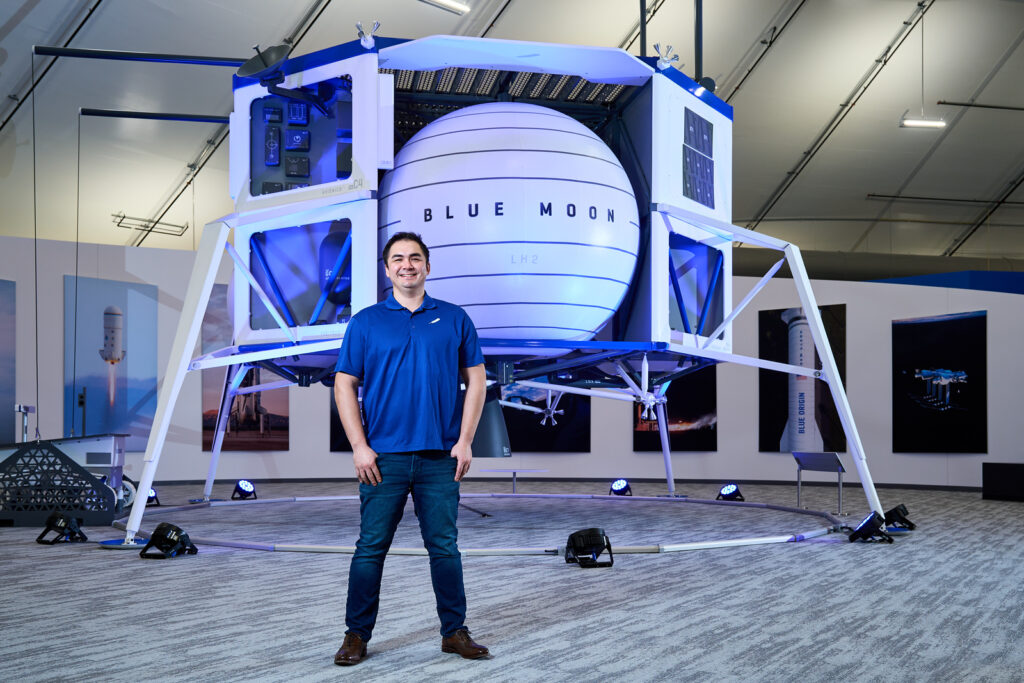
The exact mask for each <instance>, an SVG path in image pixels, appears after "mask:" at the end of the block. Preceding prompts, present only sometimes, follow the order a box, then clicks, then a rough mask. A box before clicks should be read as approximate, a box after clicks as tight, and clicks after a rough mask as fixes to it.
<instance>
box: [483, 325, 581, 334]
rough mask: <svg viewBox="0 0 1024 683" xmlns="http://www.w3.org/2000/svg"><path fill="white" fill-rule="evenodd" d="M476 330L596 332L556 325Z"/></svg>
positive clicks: (496, 326) (495, 326)
mask: <svg viewBox="0 0 1024 683" xmlns="http://www.w3.org/2000/svg"><path fill="white" fill-rule="evenodd" d="M476 329H478V330H565V331H566V332H585V333H587V334H594V333H595V332H597V330H585V329H583V328H580V327H558V326H556V325H491V326H490V327H478V328H476Z"/></svg>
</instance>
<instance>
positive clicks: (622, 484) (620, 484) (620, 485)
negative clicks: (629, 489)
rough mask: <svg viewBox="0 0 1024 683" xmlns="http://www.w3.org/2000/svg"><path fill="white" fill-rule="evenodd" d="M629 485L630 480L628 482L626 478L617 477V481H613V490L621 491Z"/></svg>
mask: <svg viewBox="0 0 1024 683" xmlns="http://www.w3.org/2000/svg"><path fill="white" fill-rule="evenodd" d="M628 485H629V482H627V481H626V480H625V479H616V480H615V481H613V482H612V490H613V491H621V490H622V489H624V488H626V486H628Z"/></svg>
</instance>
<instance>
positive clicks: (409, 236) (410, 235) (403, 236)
mask: <svg viewBox="0 0 1024 683" xmlns="http://www.w3.org/2000/svg"><path fill="white" fill-rule="evenodd" d="M402 240H409V241H410V242H415V243H416V244H418V245H420V249H422V250H423V258H424V259H426V261H427V263H430V250H429V249H427V245H426V244H424V243H423V238H422V237H420V236H419V235H417V234H416V233H414V232H396V233H395V234H394V235H392V236H391V239H389V240H388V243H387V244H385V245H384V263H387V261H388V254H390V253H391V245H392V244H394V243H395V242H401V241H402Z"/></svg>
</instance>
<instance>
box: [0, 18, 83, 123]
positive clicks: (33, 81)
mask: <svg viewBox="0 0 1024 683" xmlns="http://www.w3.org/2000/svg"><path fill="white" fill-rule="evenodd" d="M102 2H103V0H96V2H94V3H93V5H92V7H90V8H89V11H88V12H86V14H85V16H84V17H82V19H81V20H80V21H79V22H78V25H77V26H75V28H74V30H73V31H72V32H71V35H70V36H68V37H67V39H66V40H65V41H64V45H63V47H67V46H68V45H70V44H71V41H72V40H74V39H75V36H77V35H78V33H79V31H81V30H82V29H83V28H85V25H86V23H88V21H89V19H90V18H92V15H93V13H95V12H96V9H97V8H98V7H99V6H100V4H101V3H102ZM56 63H57V60H56V59H53V60H50V63H49V64H47V65H46V68H45V69H43V72H42V73H41V74H39V78H35V57H32V65H31V67H30V69H29V73H28V74H27V75H26V76H25V78H24V79H23V80H24V82H25V83H27V84H28V85H27V89H26V90H25V92H23V93H21V94H15V93H10V94H8V95H7V98H8V99H10V100H13V101H14V102H15V104H14V108H13V109H12V110H11V111H10V112H9V113H8V114H7V116H5V117H4V120H3V122H0V133H2V132H3V130H4V127H6V126H7V124H8V122H10V120H11V119H13V118H14V115H15V114H17V113H18V110H19V109H21V105H23V104H24V103H25V101H26V100H27V99H29V97H30V96H31V95H32V93H33V92H35V89H36V86H37V85H39V83H40V82H42V80H43V79H44V78H46V74H48V73H50V69H52V68H53V65H54V64H56Z"/></svg>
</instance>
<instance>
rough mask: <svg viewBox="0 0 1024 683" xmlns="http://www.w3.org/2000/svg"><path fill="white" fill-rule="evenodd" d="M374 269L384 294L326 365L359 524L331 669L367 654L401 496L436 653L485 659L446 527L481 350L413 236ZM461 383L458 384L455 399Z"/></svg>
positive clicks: (475, 418)
mask: <svg viewBox="0 0 1024 683" xmlns="http://www.w3.org/2000/svg"><path fill="white" fill-rule="evenodd" d="M384 272H385V274H386V275H387V276H388V279H390V280H391V283H392V285H393V288H392V292H391V294H390V295H389V296H388V298H387V299H386V300H385V301H382V302H381V303H378V304H376V305H374V306H370V307H369V308H366V309H364V310H362V311H360V312H359V313H357V314H356V315H355V316H354V317H353V318H352V320H351V322H350V323H349V326H348V330H347V331H346V333H345V339H344V342H343V343H342V346H341V351H340V352H339V354H338V363H337V365H336V366H335V370H336V374H335V380H334V397H335V401H336V403H337V405H338V413H339V415H340V417H341V423H342V425H343V426H344V428H345V434H346V435H347V436H348V439H349V441H350V442H351V443H352V460H353V462H354V464H355V469H356V476H357V477H358V478H359V500H360V506H359V514H360V526H359V541H358V542H357V543H356V551H355V554H354V555H353V556H352V564H351V568H350V570H349V579H348V602H347V604H346V609H345V626H346V631H345V641H344V643H343V644H342V646H341V649H339V650H338V652H337V654H336V655H335V656H334V663H335V664H338V665H341V666H349V665H352V664H358V663H359V662H360V661H362V660H363V658H364V657H365V656H366V643H367V642H368V641H369V640H370V636H371V634H372V632H373V626H374V624H375V623H376V621H377V608H378V605H379V602H380V581H381V573H382V571H383V568H384V557H385V556H386V555H387V552H388V548H389V547H390V546H391V540H392V538H394V535H395V528H396V527H397V526H398V522H399V521H400V520H401V519H402V512H403V510H404V508H405V502H406V499H407V497H408V494H409V493H410V492H411V493H412V496H413V503H414V506H415V510H416V516H417V518H418V519H419V524H420V533H421V535H422V536H423V544H424V546H425V547H426V548H427V551H428V552H429V554H430V579H431V582H432V583H433V586H434V597H435V599H436V601H437V614H438V617H440V619H441V636H442V638H441V650H442V651H443V652H454V653H457V654H460V655H462V656H463V657H465V658H466V659H479V658H481V657H486V656H488V654H489V653H488V650H487V648H486V647H483V646H482V645H478V644H477V643H474V642H473V640H472V639H471V638H470V637H469V630H468V629H467V628H466V626H465V617H466V593H465V589H464V587H463V581H462V557H461V555H460V554H459V549H458V545H457V543H456V541H457V537H458V530H457V528H456V526H455V521H456V517H457V516H458V503H459V482H460V481H461V480H462V477H463V476H465V474H466V472H467V471H468V470H469V465H470V461H471V460H472V459H473V452H472V449H471V444H472V443H473V435H474V433H475V432H476V427H477V423H478V422H479V420H480V412H481V410H482V409H483V403H484V392H485V387H486V381H487V378H486V374H485V372H484V365H483V354H482V353H481V351H480V343H479V341H478V340H477V335H476V329H475V328H474V327H473V322H472V321H471V320H470V319H469V316H468V315H466V313H465V312H464V311H463V310H462V309H461V308H459V307H458V306H455V305H454V304H450V303H447V302H445V301H438V300H436V299H431V298H430V297H429V296H427V294H426V291H425V289H424V282H425V280H426V277H427V275H428V274H429V273H430V251H429V250H428V249H427V246H426V245H425V244H424V243H423V240H422V239H421V238H420V236H419V235H417V234H415V233H411V232H399V233H396V234H395V235H393V236H392V237H391V239H389V240H388V243H387V245H386V246H385V247H384ZM460 379H461V380H462V381H463V382H465V384H466V387H467V389H466V392H465V396H464V397H460V392H459V384H460ZM360 381H361V382H362V385H363V412H364V413H365V417H366V426H365V430H364V427H363V422H362V420H361V419H360V411H359V401H358V398H357V389H358V386H359V383H360Z"/></svg>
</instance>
